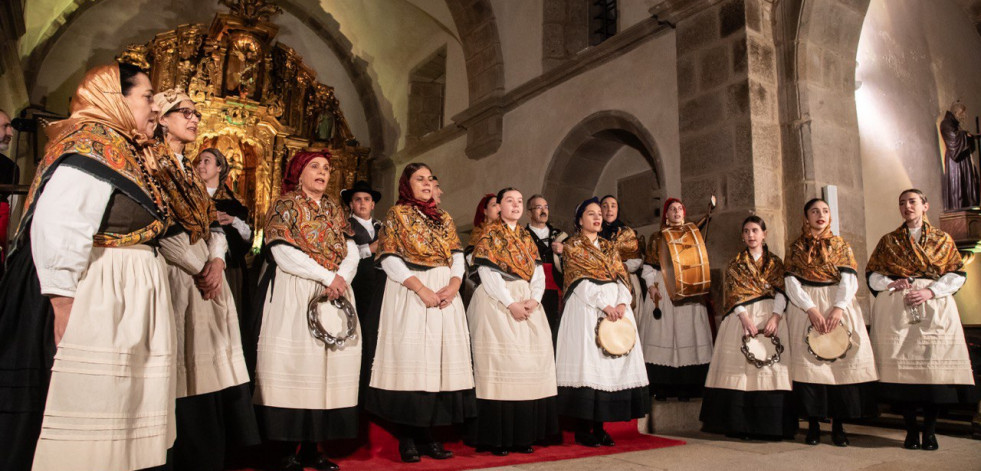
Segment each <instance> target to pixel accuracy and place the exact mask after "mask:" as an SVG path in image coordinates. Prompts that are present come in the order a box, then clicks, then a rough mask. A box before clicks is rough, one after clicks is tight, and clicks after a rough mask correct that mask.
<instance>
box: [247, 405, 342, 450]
mask: <svg viewBox="0 0 981 471" xmlns="http://www.w3.org/2000/svg"><path fill="white" fill-rule="evenodd" d="M255 409H256V416H257V417H258V419H259V427H260V428H261V429H262V435H263V437H265V438H266V439H267V440H276V441H282V442H322V441H326V440H341V439H345V438H354V437H357V436H358V408H357V407H345V408H343V409H286V408H283V407H269V406H255Z"/></svg>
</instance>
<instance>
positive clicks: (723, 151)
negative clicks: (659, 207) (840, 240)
mask: <svg viewBox="0 0 981 471" xmlns="http://www.w3.org/2000/svg"><path fill="white" fill-rule="evenodd" d="M702 3H703V4H705V5H703V6H702V7H700V8H689V6H688V5H687V4H685V3H684V2H670V1H668V2H664V3H662V4H660V5H659V6H655V8H654V9H652V11H651V12H652V13H653V14H656V15H658V18H661V19H665V20H667V21H670V22H673V23H674V24H675V25H676V28H677V43H676V44H677V53H678V99H679V131H680V138H681V188H682V191H681V195H668V196H680V197H681V198H682V200H683V201H684V202H685V204H686V206H687V207H688V212H689V219H692V220H694V219H697V218H699V217H701V215H702V214H704V213H705V211H706V208H707V205H708V201H709V197H710V196H711V195H716V197H717V198H718V204H719V206H718V208H717V209H716V211H715V213H714V216H713V219H712V223H711V225H710V228H709V236H708V241H707V245H708V250H709V257H710V262H711V264H712V267H713V269H712V277H713V279H714V280H717V282H716V283H715V286H713V298H714V299H715V301H716V305H717V306H721V304H720V302H721V288H722V286H721V285H722V272H723V270H724V268H725V265H726V264H727V263H728V261H729V260H730V259H731V258H732V257H733V256H734V255H735V254H736V253H737V252H738V251H739V250H741V249H742V247H743V243H742V240H741V237H740V229H741V228H740V225H741V223H742V221H743V219H745V218H746V216H749V215H750V214H757V215H759V216H761V217H763V218H764V219H765V220H766V221H767V226H768V230H769V236H768V240H769V241H770V246H771V249H772V250H774V251H775V252H777V253H778V254H780V255H782V254H783V246H784V240H785V238H786V232H787V231H786V225H785V224H784V221H783V216H784V214H783V213H784V211H783V209H784V207H783V204H784V198H783V197H782V195H783V181H782V174H783V169H782V159H781V135H780V121H779V119H780V118H779V113H778V109H779V108H778V80H777V77H778V74H777V61H776V52H775V46H774V39H773V33H772V28H771V21H770V18H769V16H770V14H769V12H770V8H771V4H770V2H768V1H766V0H726V1H714V2H702ZM717 314H722V313H717Z"/></svg>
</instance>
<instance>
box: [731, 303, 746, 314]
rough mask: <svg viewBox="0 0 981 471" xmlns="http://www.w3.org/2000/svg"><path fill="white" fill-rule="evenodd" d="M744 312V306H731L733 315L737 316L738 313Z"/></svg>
mask: <svg viewBox="0 0 981 471" xmlns="http://www.w3.org/2000/svg"><path fill="white" fill-rule="evenodd" d="M744 312H746V306H743V305H739V306H736V307H734V308H732V313H733V314H735V315H737V316H738V315H739V314H742V313H744Z"/></svg>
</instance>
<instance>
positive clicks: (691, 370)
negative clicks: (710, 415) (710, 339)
mask: <svg viewBox="0 0 981 471" xmlns="http://www.w3.org/2000/svg"><path fill="white" fill-rule="evenodd" d="M645 364H646V365H647V379H648V381H650V383H651V386H650V388H651V394H653V395H655V396H657V397H658V398H662V397H663V398H667V397H699V396H701V395H702V390H703V389H705V377H706V376H708V370H709V364H708V363H706V364H704V365H691V366H681V367H678V368H675V367H671V366H664V365H655V364H653V363H645Z"/></svg>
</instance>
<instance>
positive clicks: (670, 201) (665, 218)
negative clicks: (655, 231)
mask: <svg viewBox="0 0 981 471" xmlns="http://www.w3.org/2000/svg"><path fill="white" fill-rule="evenodd" d="M674 203H678V204H680V205H681V209H682V210H684V211H685V216H687V215H688V208H685V203H682V202H681V200H679V199H678V198H668V199H667V201H665V202H664V209H662V210H661V227H665V226H667V224H668V208H670V207H671V205H672V204H674Z"/></svg>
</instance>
